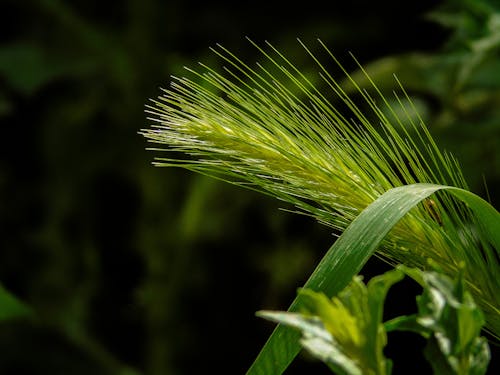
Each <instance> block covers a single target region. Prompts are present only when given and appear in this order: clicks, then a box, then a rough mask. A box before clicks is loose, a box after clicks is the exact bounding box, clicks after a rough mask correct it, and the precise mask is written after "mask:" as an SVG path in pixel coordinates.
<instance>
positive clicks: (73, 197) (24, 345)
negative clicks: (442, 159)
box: [0, 0, 498, 375]
mask: <svg viewBox="0 0 500 375" xmlns="http://www.w3.org/2000/svg"><path fill="white" fill-rule="evenodd" d="M461 3H462V2H456V1H449V2H448V3H447V6H449V7H453V6H454V7H456V8H457V9H460V7H461V6H463V4H461ZM470 3H471V4H472V3H473V2H470ZM397 4H399V2H396V1H388V2H382V4H378V3H374V4H372V2H369V3H366V4H364V5H363V6H360V5H359V4H358V3H357V2H349V3H346V4H339V5H337V4H336V5H335V8H331V5H330V6H329V7H328V8H325V5H322V4H321V3H315V2H309V3H307V4H303V5H301V6H300V7H291V6H290V4H289V3H288V4H287V5H286V6H285V5H283V4H280V3H270V2H259V1H257V2H255V3H252V6H251V7H250V6H249V7H244V8H242V7H240V6H239V5H237V4H236V3H228V2H213V3H208V2H207V3H202V4H198V3H197V2H193V1H184V2H180V1H178V2H160V1H155V0H141V1H139V0H128V1H123V2H118V3H103V2H96V1H79V0H74V1H64V2H63V1H58V0H37V1H34V0H33V1H23V2H18V1H14V0H4V1H2V3H1V4H0V121H1V126H2V136H1V137H0V142H1V144H0V149H1V150H2V157H1V159H0V197H1V206H0V207H1V210H0V228H1V231H2V236H1V237H0V238H1V244H0V248H1V252H0V280H1V281H2V283H3V284H4V285H5V287H6V288H7V289H8V290H10V291H11V292H12V293H14V294H15V295H16V296H19V297H20V298H21V299H22V300H23V301H25V302H26V303H27V304H29V305H30V306H31V307H32V309H33V310H34V311H36V314H37V316H38V317H39V319H37V320H36V321H31V320H19V319H18V320H15V321H12V322H4V323H2V324H1V325H0V350H1V351H2V356H0V373H2V374H20V373H23V374H48V373H50V374H68V373H71V374H80V373H81V374H88V373H94V374H127V373H128V374H131V373H135V372H140V373H144V374H162V375H163V374H177V373H179V374H181V373H183V374H188V373H196V372H197V371H199V370H200V369H201V368H203V369H204V370H206V369H210V370H214V369H224V371H226V372H228V373H241V372H243V371H244V370H245V369H246V368H247V366H248V365H249V364H250V363H251V362H252V360H253V358H254V356H255V354H256V353H257V351H258V348H259V347H260V345H261V344H262V340H264V338H265V337H266V336H267V334H268V333H269V331H267V330H266V327H262V324H261V322H259V321H258V320H257V319H255V318H254V316H253V313H254V311H256V310H258V309H261V308H278V307H282V306H285V305H286V304H287V302H288V301H289V300H290V299H291V297H293V295H294V291H295V288H296V287H297V286H299V285H301V283H302V282H303V281H304V279H305V277H306V275H307V274H308V273H309V272H310V270H311V269H312V268H313V267H314V264H315V262H316V261H317V260H318V259H320V257H321V254H322V252H323V251H324V250H325V249H327V248H328V247H329V245H330V243H331V241H332V237H331V236H330V233H329V232H328V230H327V228H321V227H318V225H316V224H315V223H313V222H312V221H311V220H309V219H307V218H303V217H297V216H294V215H290V214H287V213H283V212H280V211H278V207H280V204H279V202H274V201H273V200H271V199H267V198H266V197H261V196H258V195H256V194H253V193H250V192H243V191H240V189H235V188H233V187H231V186H228V185H225V184H222V183H219V182H216V181H211V180H207V179H206V178H204V177H199V176H192V175H190V174H188V173H186V172H183V171H178V170H166V169H155V168H152V167H151V166H150V158H151V155H150V154H148V153H147V152H146V151H144V148H145V144H144V142H143V140H142V139H141V137H139V136H138V135H137V134H136V133H137V131H138V130H139V129H140V128H141V127H143V126H144V123H145V118H144V114H143V106H144V103H145V102H146V101H147V98H149V97H155V96H156V95H157V94H158V86H164V85H166V84H167V82H168V81H169V76H170V75H171V74H176V75H178V74H182V67H183V65H193V64H195V63H196V61H204V62H208V63H210V62H211V61H212V57H211V55H210V54H209V51H208V46H210V45H213V44H214V43H216V42H221V43H222V44H223V45H225V46H226V47H228V48H230V49H233V50H234V49H237V50H238V55H239V56H242V57H243V58H251V57H252V55H253V51H252V49H251V48H250V47H249V45H248V43H247V42H246V41H245V39H244V36H247V35H248V36H250V37H252V38H255V39H269V40H270V41H273V42H274V43H275V44H276V45H277V47H278V48H280V49H281V50H283V51H287V55H289V56H290V57H291V58H292V59H293V58H295V57H297V63H298V64H299V65H303V64H305V62H303V61H302V60H300V57H299V55H300V53H299V52H298V51H299V49H298V48H299V47H298V45H297V43H296V42H295V38H296V37H297V36H299V37H301V38H303V39H304V41H305V42H306V43H307V41H308V40H309V39H312V38H315V37H320V38H321V39H322V40H323V41H324V42H325V43H326V44H327V45H329V46H333V48H334V50H335V51H337V50H338V51H343V50H347V49H349V50H352V51H353V52H354V53H355V55H356V56H357V57H358V58H360V60H361V61H362V62H363V63H365V62H367V61H370V60H374V59H376V58H381V57H383V56H397V57H394V58H393V59H394V61H398V62H399V63H398V64H399V65H397V66H396V68H398V67H400V66H402V64H403V62H404V60H403V57H401V56H404V54H405V53H409V52H411V51H416V50H417V51H421V52H422V53H423V52H425V51H427V52H426V54H424V55H425V56H428V58H430V57H431V56H441V58H442V61H443V62H442V63H443V64H444V61H447V60H446V56H448V59H449V60H450V61H455V60H457V59H458V57H457V56H456V55H455V54H454V51H459V50H463V51H462V52H463V54H466V53H467V51H468V49H467V46H461V47H460V48H459V47H455V46H456V45H457V44H459V40H460V38H462V40H463V41H465V40H477V41H480V40H482V39H481V38H483V37H485V36H484V35H483V34H481V32H483V33H484V32H486V31H487V28H486V26H485V25H486V24H484V25H483V23H482V19H481V18H479V19H475V18H474V17H476V16H474V17H473V19H472V21H464V22H472V25H471V28H473V26H474V25H476V26H475V27H476V28H477V30H476V31H474V30H472V29H471V31H470V32H468V33H466V35H464V36H462V34H461V33H463V31H462V32H458V31H457V32H456V33H455V34H452V35H453V37H452V38H451V39H449V40H450V42H449V43H448V44H447V45H443V46H442V48H439V47H440V46H441V44H442V43H443V41H444V40H445V37H446V31H445V29H443V28H442V27H440V26H438V25H437V24H436V23H435V22H430V21H428V20H424V19H423V18H422V15H423V14H424V13H426V12H428V11H429V10H431V9H434V7H435V5H437V4H438V2H437V1H423V2H414V3H412V4H410V3H409V4H406V5H405V9H404V10H402V9H401V8H400V7H399V6H395V5H397ZM464 4H465V2H464ZM443 6H444V5H443ZM443 11H447V9H443ZM478 12H479V13H478V14H479V15H483V16H484V14H485V13H484V11H483V10H481V9H479V10H478ZM481 12H483V13H481ZM463 17H465V18H467V15H463ZM441 20H443V17H441ZM474 20H475V21H474ZM483 26H484V28H483V29H480V28H481V27H483ZM456 30H460V29H459V28H457V29H456ZM485 35H486V34H485ZM488 35H489V34H488ZM467 38H469V39H467ZM452 42H453V43H452ZM438 48H439V52H436V49H438ZM240 51H241V52H240ZM495 51H498V50H495ZM288 52H290V53H288ZM484 53H485V56H486V57H485V58H484V59H483V60H481V61H480V62H478V63H477V66H476V65H474V66H473V67H472V68H474V69H472V68H471V71H473V72H475V75H473V74H472V73H471V77H476V78H475V81H472V80H471V78H468V79H467V80H466V82H469V84H470V83H471V82H476V86H471V87H477V85H479V84H480V82H482V83H481V84H480V86H479V87H480V88H482V90H479V91H477V90H476V91H474V90H472V91H468V94H469V95H468V96H467V97H466V98H469V99H468V101H467V102H466V104H467V106H466V107H464V108H468V112H466V114H467V116H468V117H467V116H465V115H462V114H461V112H458V113H459V114H460V115H457V114H456V112H454V110H455V106H456V105H457V103H459V102H460V101H458V102H457V100H458V97H455V96H453V97H450V98H449V99H450V100H451V99H452V98H454V100H451V101H443V103H441V102H440V101H438V102H437V103H436V97H437V98H439V99H440V100H441V99H443V100H444V99H445V98H446V90H444V91H443V94H442V95H441V96H440V95H437V94H434V92H433V91H432V90H430V88H428V87H430V86H425V85H424V87H423V88H422V89H421V90H420V92H421V93H422V97H423V98H424V99H427V98H429V99H430V101H429V103H430V104H427V101H425V105H426V106H429V108H431V110H432V111H434V109H433V107H432V105H438V104H439V106H441V105H443V109H442V110H440V111H434V112H432V111H431V115H432V116H434V117H433V118H436V119H438V120H439V122H437V123H436V124H443V125H439V126H437V125H436V127H437V129H436V131H438V132H439V133H440V134H441V133H442V137H441V138H442V141H443V144H445V145H446V146H447V147H448V146H449V148H450V149H453V147H451V146H453V145H457V148H458V150H459V151H460V153H458V154H459V155H458V156H459V158H460V159H461V160H464V159H465V160H466V161H468V160H473V161H474V162H475V163H478V165H481V167H484V170H485V173H487V174H488V181H490V185H491V184H492V183H491V182H493V183H494V182H495V181H496V180H495V179H496V178H497V177H496V176H498V175H497V174H496V173H498V168H495V166H497V165H498V164H494V163H498V160H497V157H498V154H497V153H496V152H495V151H496V149H494V148H492V147H493V146H494V142H495V141H498V139H496V138H495V137H493V136H492V134H494V132H495V131H497V129H498V124H497V122H495V118H494V116H495V113H496V112H495V111H498V109H497V108H495V106H494V105H491V103H494V102H495V100H497V98H496V97H495V96H494V95H493V94H492V93H495V92H496V93H498V90H497V86H494V81H493V78H492V77H496V76H494V75H492V74H489V73H488V71H491V70H483V69H482V68H483V67H487V66H488V65H487V64H486V61H489V64H494V59H493V58H489V57H488V56H490V55H492V54H493V49H492V50H488V51H486V52H484ZM300 56H302V55H300ZM379 61H382V60H379ZM388 61H389V62H390V61H391V60H388ZM413 61H415V64H413V63H412V64H409V67H408V68H407V69H408V72H409V73H408V74H409V76H410V77H409V78H411V77H412V74H413V73H411V72H416V71H417V70H419V69H421V68H422V69H424V68H425V66H424V65H422V64H420V65H418V64H416V62H418V59H415V60H412V62H413ZM438 61H441V60H438ZM457 64H458V63H457ZM412 67H413V68H412ZM479 67H481V69H479ZM304 68H305V69H307V67H304ZM405 69H406V68H405ZM412 69H413V70H412ZM489 69H495V68H494V65H489ZM388 70H391V69H388ZM392 70H394V71H395V72H396V73H397V74H398V75H399V76H400V78H401V80H402V81H403V82H404V83H405V87H407V88H409V89H410V90H412V91H413V90H414V88H413V86H415V87H417V86H416V84H417V83H418V82H419V83H421V84H423V83H425V80H423V79H415V80H410V79H408V82H406V78H405V77H404V76H403V75H402V74H400V73H399V72H398V69H392ZM426 71H427V72H435V74H436V77H438V78H439V77H442V75H443V74H445V73H446V72H448V68H446V66H442V68H441V70H439V69H434V68H432V66H431V65H429V66H428V69H427V70H425V69H424V70H423V72H426ZM439 71H441V72H442V75H439V74H438V73H439ZM479 72H482V73H481V74H479ZM370 74H371V75H372V76H373V77H374V78H375V79H376V80H378V79H381V78H380V77H377V76H376V75H375V74H373V72H372V71H371V72H370ZM422 74H424V75H425V73H422ZM425 76H426V77H428V80H429V81H432V78H431V76H430V75H425ZM440 79H441V78H440ZM412 82H415V83H412ZM428 85H430V83H429V84H428ZM435 85H437V86H438V88H439V87H441V85H440V84H435ZM488 85H492V86H491V87H490V86H488ZM464 87H468V86H464ZM443 89H444V88H443ZM426 90H427V91H426ZM461 90H464V89H461ZM495 90H497V91H495ZM450 92H451V91H450ZM460 92H464V91H460ZM423 94H426V95H423ZM476 102H477V103H479V104H477V106H476V104H474V103H476ZM444 103H445V104H446V105H447V106H446V107H444ZM448 103H450V104H449V105H450V106H449V107H448ZM488 103H490V105H491V106H489V105H488ZM451 104H453V106H452V105H451ZM439 106H438V107H439ZM471 106H472V107H471ZM440 108H441V107H439V108H438V109H440ZM461 108H462V107H460V106H459V107H458V109H461ZM444 109H447V111H445V110H444ZM438 115H439V116H438ZM453 116H455V117H457V116H458V117H457V118H458V119H459V120H460V121H458V122H457V123H454V122H453V121H451V120H452V119H453V118H454V117H453ZM497 118H498V116H497ZM446 119H449V120H448V122H446V121H445V120H446ZM470 124H473V126H471V125H470ZM445 125H446V126H445ZM441 128H442V129H443V130H441ZM459 140H465V141H466V142H465V143H464V142H463V143H460V142H458V141H459ZM465 146H466V148H465ZM461 153H463V155H465V156H463V155H460V154H461ZM469 169H470V168H469ZM478 169H479V168H477V169H474V170H473V171H472V173H474V172H475V171H476V170H478ZM468 172H469V171H468V170H467V171H466V174H467V173H468ZM490 176H493V179H491V177H490ZM490 187H491V186H490ZM492 195H493V194H492ZM497 196H498V195H497ZM366 272H370V271H369V269H368V271H366ZM220 310H226V311H231V314H228V315H224V317H221V314H218V313H216V311H220ZM209 321H210V324H208V323H207V322H209ZM235 340H241V341H243V342H244V344H245V346H244V347H243V346H239V345H228V344H227V343H228V342H234V341H235ZM132 369H134V370H132ZM299 370H300V368H299V369H297V368H296V369H295V371H299ZM290 371H294V370H290Z"/></svg>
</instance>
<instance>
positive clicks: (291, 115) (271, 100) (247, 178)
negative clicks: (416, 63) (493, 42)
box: [141, 41, 500, 373]
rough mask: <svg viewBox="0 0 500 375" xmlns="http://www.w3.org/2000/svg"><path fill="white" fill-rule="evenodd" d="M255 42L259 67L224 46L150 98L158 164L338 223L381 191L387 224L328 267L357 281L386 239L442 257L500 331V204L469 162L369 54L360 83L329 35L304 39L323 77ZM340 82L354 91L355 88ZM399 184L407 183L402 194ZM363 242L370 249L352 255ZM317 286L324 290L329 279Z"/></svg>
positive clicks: (394, 257) (416, 255)
mask: <svg viewBox="0 0 500 375" xmlns="http://www.w3.org/2000/svg"><path fill="white" fill-rule="evenodd" d="M252 43H253V42H252ZM300 43H301V42H300ZM253 45H254V46H255V48H256V50H257V51H258V52H259V53H260V54H261V56H262V57H263V60H262V62H261V63H257V64H256V66H255V67H251V66H250V65H248V64H247V63H245V62H243V61H241V60H240V59H239V58H238V57H237V56H236V55H234V54H233V53H231V52H230V51H228V50H227V49H225V48H224V47H222V46H217V47H216V48H214V49H213V52H214V53H215V54H217V55H218V56H219V57H220V58H221V59H222V61H223V63H224V64H225V66H224V69H223V71H222V72H218V71H217V70H216V69H214V68H211V67H209V66H206V65H204V64H201V65H200V66H201V68H200V69H199V70H196V69H194V70H193V69H188V71H189V72H190V74H191V78H187V77H182V78H178V77H174V78H173V80H172V83H171V87H170V88H169V89H168V90H165V91H164V93H163V94H162V95H161V96H160V97H158V98H157V99H155V100H153V101H152V102H151V104H150V105H148V106H147V112H148V114H149V119H150V120H151V121H152V125H151V127H150V128H147V129H144V130H142V131H141V134H142V135H143V136H144V137H146V138H147V140H148V141H150V142H152V143H155V144H158V145H159V146H158V147H154V148H152V150H156V151H159V152H162V154H160V156H158V157H156V159H155V162H154V164H155V165H156V166H175V167H182V168H186V169H188V170H191V171H194V172H198V173H202V174H205V175H210V176H213V177H216V178H219V179H223V180H225V181H228V182H230V183H233V184H237V185H240V186H244V187H246V188H250V189H255V190H258V191H261V192H263V193H266V194H269V195H272V196H275V197H277V198H278V199H280V200H282V201H285V202H287V203H290V204H291V205H292V206H293V207H295V209H291V210H294V211H297V212H300V213H304V214H307V215H311V216H313V217H314V218H316V219H317V220H318V221H319V222H321V223H323V224H326V225H328V226H330V227H332V228H333V230H334V231H335V233H337V234H340V233H342V232H344V231H345V230H346V229H347V228H348V226H349V225H350V224H351V223H352V222H353V221H354V220H355V219H356V218H358V216H359V215H360V214H361V213H362V212H365V211H364V210H365V209H366V208H367V207H368V206H370V205H371V204H372V203H373V202H378V203H376V205H377V207H378V208H379V213H378V216H377V214H374V215H375V216H374V217H376V218H377V220H378V222H377V223H375V224H377V225H378V226H382V227H385V228H384V229H383V230H382V231H381V232H377V233H375V232H374V231H373V228H371V229H370V227H368V230H369V231H370V232H373V233H372V235H368V236H365V237H363V236H362V233H360V232H359V230H360V229H358V232H354V236H352V237H351V238H350V239H349V240H348V241H347V240H345V241H344V242H348V244H349V246H350V248H347V250H346V249H344V250H342V251H346V254H347V256H349V258H347V259H345V262H347V264H348V267H347V268H348V269H349V271H345V270H344V271H342V272H344V275H342V273H340V274H339V271H338V268H337V267H339V266H338V264H339V263H338V262H337V261H332V260H331V259H330V260H329V261H327V262H326V263H325V259H323V261H322V263H321V264H320V267H321V265H322V264H323V265H324V264H327V265H328V268H329V271H328V272H329V273H328V274H324V275H323V276H322V277H324V278H326V279H328V278H332V273H331V272H332V271H336V272H335V277H336V278H344V279H345V280H347V281H346V283H347V282H348V281H349V280H350V279H351V278H352V275H353V272H354V273H357V272H359V270H360V268H361V267H362V265H363V264H364V262H365V261H366V259H367V257H369V256H371V254H372V252H373V251H375V250H376V254H377V255H378V256H380V257H381V258H383V259H385V260H386V261H388V262H389V263H391V264H394V265H396V264H399V263H402V264H405V265H407V266H409V267H418V268H419V269H422V270H426V269H429V268H433V269H436V268H438V269H439V270H440V271H441V272H443V273H444V274H447V275H450V276H454V275H456V274H457V273H458V272H459V270H462V271H460V272H463V277H464V280H465V283H466V284H467V287H468V289H469V290H470V292H471V294H472V295H473V296H474V299H475V301H476V302H477V303H478V305H479V306H480V307H481V309H482V310H483V311H484V314H485V317H486V329H487V330H488V331H489V332H491V333H492V334H493V335H494V336H496V337H497V338H498V337H500V296H499V294H498V290H500V280H499V279H498V271H499V251H500V248H499V246H498V243H499V239H498V233H500V228H498V226H499V225H500V219H499V214H498V212H497V211H495V210H494V209H493V208H492V207H491V206H489V205H488V204H487V203H486V202H485V201H482V200H480V198H479V197H477V196H474V197H472V196H473V194H472V193H469V192H468V187H467V184H466V182H465V178H464V176H463V175H462V173H461V171H460V167H459V164H458V162H457V161H456V160H455V159H454V158H453V156H451V155H450V154H448V153H446V152H442V151H441V150H440V149H439V147H438V146H437V145H436V143H435V142H434V140H433V138H432V136H431V134H430V133H429V130H428V129H427V127H426V126H425V124H424V123H423V121H422V120H421V118H420V117H419V116H418V114H416V109H415V107H414V106H413V105H412V103H411V100H410V98H409V96H408V95H407V93H406V92H405V91H404V89H403V88H402V85H401V84H400V83H399V82H398V81H397V79H396V80H395V86H396V87H397V88H398V89H397V90H396V91H395V92H394V99H395V102H396V103H398V108H394V106H393V105H391V104H390V103H394V100H391V101H389V100H388V99H387V98H386V97H385V96H384V94H383V93H382V92H381V91H380V90H379V89H378V88H377V86H376V85H375V83H374V82H372V81H371V80H370V77H369V75H368V74H367V73H366V72H365V71H364V70H363V68H362V67H361V65H359V64H358V66H359V68H360V69H361V71H363V73H364V75H365V77H364V79H365V80H368V82H370V84H371V88H370V89H365V88H361V87H360V86H359V85H358V84H357V82H356V81H354V80H353V79H352V78H351V76H350V75H349V74H348V72H347V70H346V69H345V68H343V66H342V65H341V64H340V62H339V61H338V60H337V59H336V58H335V56H334V55H333V53H332V52H331V51H330V50H329V49H328V48H327V47H326V46H325V45H324V44H323V43H322V42H321V41H319V46H320V48H321V49H322V50H323V52H324V53H321V55H322V56H323V55H325V56H326V57H327V60H325V61H321V60H320V58H319V57H318V54H317V53H313V52H312V51H311V50H310V49H309V48H308V47H307V46H306V45H304V44H303V43H301V45H302V47H303V48H304V51H305V52H306V53H307V54H308V55H309V56H310V58H312V59H313V60H314V62H315V63H316V64H317V67H318V74H317V75H314V76H313V75H306V74H303V73H301V71H300V69H299V68H297V67H295V66H294V65H293V63H292V62H291V61H289V60H288V59H287V58H286V56H285V55H283V54H282V53H281V52H280V51H279V50H277V49H276V48H274V47H273V46H272V45H270V44H269V43H267V44H266V46H264V47H261V46H259V45H257V44H255V43H253ZM332 63H333V64H332ZM332 65H334V66H336V67H337V68H339V72H340V73H341V74H342V75H343V78H342V79H339V78H337V76H336V75H335V74H334V73H333V72H332V71H331V66H332ZM339 82H346V83H347V84H349V85H350V86H351V87H355V93H354V94H349V95H347V94H346V93H345V91H344V89H343V84H341V83H339ZM406 185H411V186H409V187H407V186H406ZM449 187H452V188H449ZM397 189H401V191H399V190H397ZM394 191H399V192H400V196H398V198H397V199H396V198H395V195H396V194H395V193H394ZM387 193H389V198H387ZM434 193H435V194H434ZM393 194H394V196H393ZM431 194H434V195H433V196H432V198H430V195H431ZM383 197H386V198H383ZM471 202H473V203H471ZM474 202H479V203H477V205H476V207H475V204H474ZM373 205H375V203H373ZM371 207H372V206H371ZM388 207H389V208H390V210H386V209H387V208H388ZM477 207H481V208H479V209H478V208H477ZM288 209H290V208H288ZM369 212H373V210H371V211H369ZM478 213H479V216H477V214H478ZM370 215H372V214H370ZM365 216H367V215H365ZM478 217H479V219H478ZM391 218H392V219H391ZM358 219H359V218H358ZM372 219H373V218H372ZM358 222H359V221H358ZM364 229H366V227H364ZM385 234H387V236H386V235H385ZM373 236H375V237H377V239H376V240H375V239H374V237H373ZM349 241H350V242H349ZM334 247H335V245H334ZM337 247H338V246H337ZM357 247H365V248H366V249H369V251H367V252H365V253H364V255H363V256H360V257H358V258H356V257H351V253H355V252H356V251H357V250H356V248H357ZM332 248H333V247H332ZM335 249H337V248H335ZM330 250H331V251H332V249H330ZM329 253H330V252H329ZM337 256H339V253H338V249H337V253H336V255H335V257H337ZM335 259H337V258H335ZM338 259H340V258H338ZM338 259H337V260H338ZM332 262H333V263H332ZM335 262H337V263H335ZM325 272H326V271H325ZM317 274H318V273H317V272H315V273H313V276H314V275H317ZM325 275H326V276H325ZM328 275H329V276H328ZM313 276H312V277H311V278H312V279H314V277H313ZM326 279H325V280H326ZM310 281H311V279H310ZM323 281H324V280H323ZM310 286H312V287H313V289H319V290H324V286H323V284H322V283H321V282H320V280H319V279H318V280H315V281H314V282H313V283H312V285H310ZM344 286H345V284H344V285H340V284H339V285H338V286H336V287H335V290H333V289H332V290H328V293H327V294H330V295H331V294H332V293H336V292H338V291H339V290H340V289H342V287H344ZM278 341H279V342H283V339H282V338H280V339H279V340H278ZM295 349H296V348H295ZM295 349H294V350H295ZM291 352H293V350H292V351H291ZM293 356H294V354H290V355H285V356H284V357H282V359H283V363H282V364H281V365H280V366H277V367H279V369H274V370H273V371H274V372H273V371H271V372H265V371H263V370H262V371H260V370H258V369H257V368H256V367H254V368H255V370H251V372H252V371H253V372H252V373H280V372H281V371H282V370H283V369H284V368H283V367H285V368H286V366H287V363H286V362H287V361H289V360H290V357H292V358H293ZM285 357H286V358H285ZM275 359H276V358H275ZM288 363H289V362H288Z"/></svg>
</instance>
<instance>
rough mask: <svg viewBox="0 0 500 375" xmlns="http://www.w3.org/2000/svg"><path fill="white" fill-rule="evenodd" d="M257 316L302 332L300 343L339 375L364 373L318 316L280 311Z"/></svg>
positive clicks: (360, 374) (263, 312) (264, 312)
mask: <svg viewBox="0 0 500 375" xmlns="http://www.w3.org/2000/svg"><path fill="white" fill-rule="evenodd" d="M257 316H259V317H261V318H265V319H268V320H271V321H274V322H276V323H280V324H283V325H286V326H289V327H291V328H295V329H297V330H299V331H300V332H301V333H302V338H301V340H300V343H301V344H302V346H303V347H304V348H305V349H306V350H308V351H309V352H310V353H311V354H312V355H314V356H315V357H316V358H318V359H319V360H321V361H322V362H324V363H325V364H327V365H328V367H330V369H332V370H333V371H335V373H337V374H339V375H344V374H348V375H362V374H363V372H362V370H361V368H360V367H359V366H358V365H357V364H356V362H355V361H353V360H352V359H351V358H349V356H347V355H346V354H345V353H344V352H343V351H342V350H340V349H339V347H338V344H336V341H335V340H334V338H333V337H332V335H331V333H330V332H329V331H328V330H327V329H326V328H325V325H324V324H323V322H322V321H321V319H320V318H318V317H309V316H306V315H303V314H298V313H287V312H280V311H259V312H257Z"/></svg>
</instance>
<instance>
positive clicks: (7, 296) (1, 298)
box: [0, 285, 33, 322]
mask: <svg viewBox="0 0 500 375" xmlns="http://www.w3.org/2000/svg"><path fill="white" fill-rule="evenodd" d="M32 314H33V311H32V310H31V309H30V308H29V307H28V306H26V305H25V304H24V303H23V302H21V301H19V300H18V299H17V298H16V297H14V296H13V295H12V294H11V293H9V292H8V291H7V290H5V288H4V287H3V286H1V285H0V322H2V321H4V320H9V319H13V318H25V317H29V316H31V315H32Z"/></svg>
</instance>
